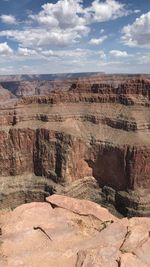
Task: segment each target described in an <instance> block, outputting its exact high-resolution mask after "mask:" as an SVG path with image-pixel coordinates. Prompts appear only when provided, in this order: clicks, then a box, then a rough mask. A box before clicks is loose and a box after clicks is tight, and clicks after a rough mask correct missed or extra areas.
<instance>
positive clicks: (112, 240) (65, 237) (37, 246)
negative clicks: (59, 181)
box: [0, 195, 150, 267]
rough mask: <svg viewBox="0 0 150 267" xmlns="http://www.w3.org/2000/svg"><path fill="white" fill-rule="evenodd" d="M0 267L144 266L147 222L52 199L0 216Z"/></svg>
mask: <svg viewBox="0 0 150 267" xmlns="http://www.w3.org/2000/svg"><path fill="white" fill-rule="evenodd" d="M0 228H1V231H0V238H1V239H0V267H41V266H42V267H50V266H53V267H59V266H60V267H81V266H82V267H120V266H121V267H149V266H150V253H149V252H150V251H149V248H150V218H131V219H127V218H123V219H118V218H117V217H115V216H114V215H112V214H111V213H110V212H109V211H108V210H107V209H105V208H103V207H101V206H99V205H98V204H96V203H93V202H91V201H88V200H78V199H74V198H71V197H66V196H60V195H52V196H50V197H48V198H47V202H46V203H41V202H38V203H37V202H33V203H30V204H24V205H21V206H19V207H17V208H16V209H14V210H13V211H4V210H3V211H1V212H0Z"/></svg>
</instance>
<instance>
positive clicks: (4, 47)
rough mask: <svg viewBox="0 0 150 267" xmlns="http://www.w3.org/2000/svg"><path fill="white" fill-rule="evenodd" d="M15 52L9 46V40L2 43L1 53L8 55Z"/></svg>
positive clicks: (0, 44) (0, 45) (0, 46)
mask: <svg viewBox="0 0 150 267" xmlns="http://www.w3.org/2000/svg"><path fill="white" fill-rule="evenodd" d="M11 54H13V50H12V49H11V48H10V47H9V46H8V44H7V42H5V43H0V55H1V56H7V55H11Z"/></svg>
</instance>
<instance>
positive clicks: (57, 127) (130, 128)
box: [0, 75, 150, 216]
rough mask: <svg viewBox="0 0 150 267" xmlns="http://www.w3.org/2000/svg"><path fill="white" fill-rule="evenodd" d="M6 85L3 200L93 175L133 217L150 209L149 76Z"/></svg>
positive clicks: (106, 197) (0, 116) (1, 121)
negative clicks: (8, 95) (10, 98)
mask: <svg viewBox="0 0 150 267" xmlns="http://www.w3.org/2000/svg"><path fill="white" fill-rule="evenodd" d="M33 85H34V86H33ZM35 85H36V86H35ZM52 85H53V86H52ZM1 86H3V88H5V89H3V90H6V88H7V92H10V94H11V97H12V102H11V101H10V102H9V103H8V99H6V103H5V101H1V103H0V105H1V107H0V181H1V184H2V187H1V192H0V203H1V207H6V206H11V207H14V206H16V205H17V204H21V203H24V202H29V201H32V200H34V199H36V200H43V199H44V198H45V196H47V195H48V194H51V193H53V191H55V190H58V188H59V190H60V187H61V189H62V188H65V187H66V186H68V185H70V184H73V183H74V182H76V181H77V180H81V181H82V179H83V178H84V177H87V176H93V177H94V178H95V179H96V181H97V182H98V184H99V188H100V194H101V198H102V201H103V202H105V203H106V202H109V203H110V204H113V205H114V206H115V207H116V208H117V209H118V211H119V212H121V213H123V214H125V215H128V216H132V215H139V216H145V215H147V216H149V215H150V161H149V156H150V109H149V105H150V79H149V77H148V76H146V77H144V76H141V77H136V76H135V77H134V76H133V77H132V76H131V77H128V76H107V75H101V76H95V77H88V78H87V77H86V78H80V79H77V80H68V81H67V80H66V81H62V82H61V81H59V82H58V81H57V82H54V81H53V82H51V81H49V82H48V81H46V82H45V85H44V82H42V84H41V81H40V82H37V81H32V82H29V81H28V82H17V85H16V82H3V83H2V85H1ZM33 87H34V89H33ZM37 88H38V90H37ZM31 89H32V90H31ZM3 100H4V99H3ZM32 175H33V177H32ZM28 177H30V178H29V179H28ZM13 181H14V183H13ZM17 181H18V182H17ZM19 181H21V182H19ZM23 181H24V182H23ZM38 184H39V188H38ZM82 186H83V184H82ZM21 191H22V194H20V192H21ZM62 191H63V190H62ZM34 193H35V194H34ZM29 195H30V196H29ZM31 195H32V197H33V199H32V197H31ZM35 195H36V196H35ZM14 198H15V201H14ZM89 198H90V196H89ZM14 203H15V204H14Z"/></svg>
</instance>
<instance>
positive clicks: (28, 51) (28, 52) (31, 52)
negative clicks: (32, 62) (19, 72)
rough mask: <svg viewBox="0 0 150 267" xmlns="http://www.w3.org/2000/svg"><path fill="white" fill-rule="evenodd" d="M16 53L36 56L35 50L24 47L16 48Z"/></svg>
mask: <svg viewBox="0 0 150 267" xmlns="http://www.w3.org/2000/svg"><path fill="white" fill-rule="evenodd" d="M18 55H19V56H24V57H28V56H29V57H30V56H37V52H36V51H35V50H32V49H28V48H26V47H25V48H24V47H19V48H18Z"/></svg>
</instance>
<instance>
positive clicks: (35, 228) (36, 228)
mask: <svg viewBox="0 0 150 267" xmlns="http://www.w3.org/2000/svg"><path fill="white" fill-rule="evenodd" d="M33 229H34V230H40V231H41V232H42V233H44V235H46V236H47V238H48V239H49V240H51V241H53V239H52V238H51V237H50V236H49V235H48V234H47V233H46V232H45V231H44V230H43V228H42V227H40V226H36V227H35V226H34V227H33Z"/></svg>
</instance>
